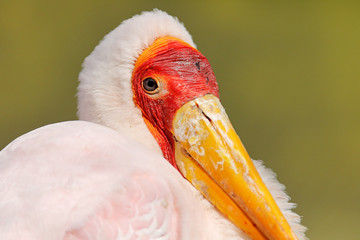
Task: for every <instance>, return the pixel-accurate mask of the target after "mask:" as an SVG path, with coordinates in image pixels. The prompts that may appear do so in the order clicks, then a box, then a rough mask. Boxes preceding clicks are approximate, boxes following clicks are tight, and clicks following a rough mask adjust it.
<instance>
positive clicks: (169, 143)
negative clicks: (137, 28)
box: [132, 40, 219, 168]
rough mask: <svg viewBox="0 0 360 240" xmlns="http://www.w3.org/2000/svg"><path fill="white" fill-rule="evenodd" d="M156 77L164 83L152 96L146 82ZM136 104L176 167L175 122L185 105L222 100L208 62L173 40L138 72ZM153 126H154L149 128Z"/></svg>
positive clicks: (135, 91)
mask: <svg viewBox="0 0 360 240" xmlns="http://www.w3.org/2000/svg"><path fill="white" fill-rule="evenodd" d="M148 77H152V78H154V79H156V80H158V81H159V82H161V90H160V92H159V93H157V94H153V95H151V94H148V93H146V92H145V91H144V89H143V87H142V81H143V80H144V79H146V78H148ZM132 85H133V86H132V87H133V92H134V102H135V104H136V105H137V106H138V107H139V108H140V109H141V111H142V114H143V118H144V119H145V122H146V123H147V125H148V127H149V129H150V131H151V133H152V134H153V135H154V137H155V139H156V141H157V142H158V144H159V146H160V148H161V150H162V152H163V154H164V157H165V158H166V159H167V160H168V161H169V162H170V163H171V164H172V165H173V166H174V167H175V168H177V166H176V163H175V157H174V151H175V148H174V145H175V141H174V137H173V134H172V133H171V132H172V129H173V126H172V125H173V119H174V116H175V114H176V111H177V110H178V109H179V108H180V107H181V106H182V105H184V104H185V103H187V102H189V101H191V100H193V99H195V98H197V97H201V96H204V95H206V94H213V95H215V96H217V97H219V90H218V85H217V82H216V79H215V76H214V73H213V71H212V69H211V66H210V64H209V62H208V60H207V59H206V58H205V57H204V56H203V55H202V54H201V53H200V52H199V51H197V50H196V49H195V48H193V47H191V46H189V45H187V44H185V43H184V42H181V41H176V40H169V41H167V43H166V44H165V45H162V46H161V47H159V48H158V49H156V54H155V55H154V56H151V57H150V58H148V59H146V60H145V61H144V62H143V63H141V65H139V66H137V67H136V68H135V69H134V72H133V77H132ZM149 124H151V125H152V126H149Z"/></svg>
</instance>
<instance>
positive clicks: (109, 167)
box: [0, 11, 306, 240]
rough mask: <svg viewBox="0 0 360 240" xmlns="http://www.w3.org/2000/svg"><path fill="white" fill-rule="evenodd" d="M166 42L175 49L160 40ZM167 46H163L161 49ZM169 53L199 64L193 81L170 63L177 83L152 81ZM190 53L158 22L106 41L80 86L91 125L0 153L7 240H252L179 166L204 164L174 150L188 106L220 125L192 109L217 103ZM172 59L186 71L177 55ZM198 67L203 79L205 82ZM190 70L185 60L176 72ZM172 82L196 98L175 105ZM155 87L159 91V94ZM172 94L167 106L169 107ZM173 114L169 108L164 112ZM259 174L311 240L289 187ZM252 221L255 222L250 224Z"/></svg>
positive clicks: (0, 213) (131, 25)
mask: <svg viewBox="0 0 360 240" xmlns="http://www.w3.org/2000/svg"><path fill="white" fill-rule="evenodd" d="M142 25H144V26H148V27H145V28H144V27H143V26H142ZM125 33H126V34H125ZM169 36H170V37H174V38H176V39H172V38H171V39H168V38H164V37H169ZM159 38H161V39H160V41H162V42H157V41H158V40H157V39H159ZM177 39H180V40H181V41H180V40H177ZM183 41H184V42H183ZM154 44H155V46H154ZM156 44H158V45H156ZM170 44H173V45H171V46H175V49H177V48H178V49H180V50H181V52H182V53H184V54H185V53H186V54H192V55H191V56H194V59H195V60H194V61H195V63H196V64H195V65H196V66H195V70H196V68H197V69H198V70H199V72H195V71H194V70H191V71H190V70H189V71H190V74H188V72H187V70H186V71H183V70H182V69H180V70H178V69H179V65H174V64H173V63H172V62H170V63H167V64H168V67H167V68H166V69H177V70H176V71H175V73H174V72H170V73H168V72H167V74H168V75H161V74H160V73H158V72H157V73H156V77H158V76H159V75H161V76H162V78H160V77H159V79H157V78H155V77H153V75H151V74H152V73H151V74H150V73H149V72H148V71H149V70H148V69H152V70H154V69H155V70H156V69H157V65H156V63H157V56H158V55H157V53H158V52H156V54H155V55H154V51H155V50H156V51H158V49H159V48H160V49H161V50H162V49H163V48H164V46H168V45H170ZM149 46H150V50H149V49H148V48H149ZM151 46H154V47H151ZM194 46H195V44H194V43H193V42H192V39H191V36H190V35H189V34H188V33H187V31H186V30H185V28H184V27H183V26H182V25H181V24H180V23H179V22H178V21H177V19H175V18H172V17H170V16H169V15H167V14H166V13H164V12H161V11H154V12H148V13H143V14H142V15H140V16H136V17H134V18H133V19H130V20H127V21H125V22H124V23H123V24H121V25H120V26H119V27H118V28H117V29H115V30H114V31H113V32H112V33H110V34H109V35H108V36H106V37H105V39H104V40H103V42H102V43H101V44H100V45H99V46H98V47H97V48H96V49H95V50H94V52H93V53H92V54H91V55H90V56H89V57H88V58H87V59H86V61H85V63H84V70H83V71H82V73H81V74H80V86H79V116H80V119H82V120H87V121H72V122H64V123H58V124H53V125H48V126H45V127H42V128H39V129H37V130H34V131H32V132H30V133H27V134H25V135H23V136H21V137H19V138H18V139H16V140H15V141H13V142H12V143H10V144H9V145H8V146H7V147H6V148H5V149H4V150H2V151H1V152H0V196H1V197H0V239H9V240H12V239H29V240H32V239H40V240H41V239H49V240H52V239H54V240H57V239H59V240H60V239H66V240H80V239H81V240H105V239H109V240H112V239H114V240H115V239H210V240H211V239H214V240H215V239H216V240H221V239H238V240H241V239H250V236H254V235H249V234H248V233H245V232H246V230H244V229H242V230H240V229H239V228H238V227H239V225H238V222H236V220H235V221H234V220H233V219H232V215H231V213H228V212H226V211H225V212H222V210H221V206H222V205H221V203H220V204H217V203H216V202H212V201H213V200H210V201H211V202H212V203H210V202H209V201H208V199H207V198H208V197H209V196H206V193H211V194H212V192H206V191H207V190H204V189H197V184H196V183H197V182H195V181H192V183H193V185H194V186H195V187H196V188H194V187H193V185H192V184H191V183H190V182H189V181H187V180H186V179H185V178H184V177H183V175H184V176H185V177H187V174H188V172H186V169H185V167H184V165H183V164H182V163H179V160H178V159H179V158H180V159H182V158H186V157H189V156H190V155H191V156H192V157H194V156H195V155H196V153H193V152H192V150H193V149H194V148H193V146H190V148H189V149H187V148H185V149H187V150H184V149H183V148H182V147H181V149H182V150H181V151H182V152H184V151H187V153H186V154H185V155H184V156H181V155H179V154H180V153H178V152H177V150H176V149H177V147H178V146H179V144H185V143H183V141H186V139H185V140H183V138H184V136H185V137H186V136H187V135H186V134H185V135H181V134H183V133H184V132H182V131H180V130H181V129H182V128H181V127H178V124H180V125H181V121H183V115H184V114H185V113H187V112H185V113H183V109H185V108H183V105H184V106H186V105H187V104H185V103H187V102H189V103H192V104H193V105H190V108H191V109H194V106H195V107H199V108H201V107H202V108H201V113H202V114H205V115H206V117H207V118H209V119H211V121H210V122H211V123H212V124H217V123H216V121H218V118H217V115H216V114H215V115H214V113H212V112H207V110H206V109H205V107H204V106H202V103H201V102H199V101H200V100H193V99H195V98H196V99H198V98H197V97H198V96H201V99H205V100H206V101H208V102H211V101H217V100H213V99H216V95H217V84H216V81H215V78H213V76H212V75H211V74H212V71H210V70H211V69H210V70H209V68H208V67H209V65H207V61H206V59H204V58H203V56H202V55H199V54H198V53H197V52H196V50H193V49H194V48H193V47H194ZM154 49H155V50H154ZM170 50H171V51H172V49H170ZM145 52H146V54H145V57H144V53H145ZM166 54H167V53H166ZM153 55H154V56H153ZM149 56H150V57H149ZM161 56H162V55H161ZM166 56H168V55H166ZM187 56H188V55H186V57H187ZM176 57H178V59H180V58H181V54H180V55H179V54H176ZM144 58H145V60H143V59H144ZM167 58H168V57H167ZM167 58H166V59H167ZM149 59H150V60H149ZM199 59H200V60H199ZM161 61H163V60H161ZM178 62H179V60H178V61H177V63H178ZM198 62H199V66H200V65H201V69H203V68H204V69H205V70H204V71H205V72H201V71H200V67H198ZM185 63H186V64H187V61H185ZM148 64H153V65H151V67H149V66H150V65H148ZM154 64H155V65H154ZM186 64H184V61H183V60H182V62H181V65H180V66H181V67H183V66H185V67H187V65H186ZM161 66H164V65H161ZM145 67H146V68H145ZM144 68H145V70H143V69H144ZM185 69H187V68H185ZM191 69H192V68H191ZM155 70H154V71H155ZM146 71H147V72H146ZM144 72H146V74H145V73H144ZM143 73H144V74H143ZM180 73H181V74H180ZM169 74H170V75H169ZM186 74H187V75H186ZM164 76H165V77H166V76H169V79H174V78H175V77H177V78H182V77H184V76H186V78H187V79H192V78H193V79H192V80H191V83H196V84H198V85H196V86H200V87H198V89H197V90H196V91H195V90H193V92H191V91H190V90H189V91H190V93H188V92H184V93H183V95H181V96H179V97H178V98H172V96H171V95H170V94H171V93H172V92H171V91H173V89H175V90H176V91H178V90H177V89H178V88H179V86H180V85H181V84H184V85H183V86H182V85H181V86H180V87H181V89H182V90H184V88H186V86H187V85H186V84H189V83H188V82H186V81H185V82H184V83H179V82H177V84H176V85H172V84H173V83H171V82H170V80H169V81H166V82H165V80H164V79H165V77H164ZM137 77H138V79H139V81H140V83H139V84H140V85H139V86H140V87H139V88H136V86H137V85H136V84H137V83H136V81H137ZM154 78H155V80H156V83H155V84H158V85H154V82H151V81H152V80H153V79H154ZM143 79H145V80H147V81H145V80H143ZM149 79H152V80H149ZM202 79H204V80H202ZM178 80H179V79H177V81H178ZM149 81H150V82H149ZM188 81H190V80H188ZM202 81H204V83H203V82H202ZM209 82H210V83H209ZM144 84H148V85H144ZM154 86H156V87H157V86H158V87H159V89H160V90H159V91H158V92H155V90H156V91H157V90H158V89H156V88H155V90H154ZM141 87H142V88H141ZM142 89H143V90H144V92H142ZM175 90H174V91H175ZM169 91H170V93H169ZM176 91H175V92H176ZM142 94H143V95H142ZM166 94H168V95H170V97H167V98H164V99H161V98H162V97H163V96H165V95H166ZM209 94H210V95H209ZM203 95H205V98H203ZM166 96H167V95H166ZM214 96H215V98H214ZM148 98H149V100H147V99H148ZM208 98H209V99H208ZM174 99H175V100H174ZM177 99H180V100H181V101H183V102H179V101H180V100H179V101H178V100H177ZM160 100H161V102H162V103H164V105H165V107H166V108H161V107H160V108H159V109H160V110H161V111H165V112H166V113H167V114H168V115H171V117H172V118H171V119H168V118H167V116H165V117H164V121H162V120H161V119H160V120H159V122H156V121H155V120H153V118H154V116H155V118H156V117H157V118H159V116H158V115H156V114H157V113H158V112H157V111H154V108H156V107H157V106H158V101H160ZM205 100H202V101H205ZM144 101H145V104H144ZM146 101H148V102H146ZM194 101H195V102H194ZM196 101H197V102H196ZM169 102H170V103H171V104H172V105H167V104H170V103H169ZM146 104H149V108H148V109H147V108H146V107H145V106H144V105H146ZM152 104H154V105H152ZM191 106H192V107H191ZM206 106H207V105H206ZM149 109H150V110H149ZM216 109H217V108H216ZM160 110H158V111H160ZM180 112H181V114H179V113H180ZM163 115H165V114H163ZM214 116H215V117H214ZM178 119H180V120H178ZM89 121H91V122H94V123H90V122H89ZM219 121H220V120H219ZM102 125H103V126H102ZM199 126H200V125H199ZM199 126H197V127H199ZM214 126H217V125H214ZM179 129H180V130H179ZM186 129H187V130H189V129H190V128H188V127H187V128H186ZM184 131H185V130H184ZM220 133H221V132H220ZM171 134H173V136H172V135H171ZM169 136H170V137H169ZM174 139H175V142H171V141H174ZM191 141H194V136H192V137H191ZM194 146H195V145H194ZM199 149H200V148H199ZM198 153H199V152H198ZM199 154H200V153H199ZM236 154H237V153H236ZM236 154H235V157H236V156H237V155H236ZM200 155H201V154H200ZM164 156H165V158H164ZM194 158H195V157H194ZM241 158H242V157H241ZM184 161H186V159H185V160H184ZM176 164H177V165H176ZM184 164H185V163H184ZM251 164H252V163H251ZM254 165H255V167H256V169H257V171H258V172H259V175H260V177H261V179H262V181H263V182H264V183H265V185H266V187H267V188H268V189H269V191H270V192H271V194H272V196H273V198H274V200H275V201H276V203H277V205H278V206H279V208H280V209H281V212H282V214H283V215H284V216H285V218H286V220H287V222H288V223H289V225H290V226H291V228H292V231H293V232H294V233H295V234H296V235H297V238H298V239H306V238H305V236H304V231H305V228H304V227H302V226H301V225H300V218H299V216H298V215H297V214H295V213H293V212H292V211H291V209H292V208H293V207H294V205H293V204H291V203H289V202H288V200H289V197H288V196H287V195H286V194H285V193H284V187H283V185H281V184H279V183H278V182H277V180H276V179H275V175H274V174H273V173H272V172H271V171H270V170H268V169H266V168H265V167H263V165H262V163H261V162H259V161H254ZM177 167H178V168H179V169H180V170H181V171H182V172H181V173H182V174H181V173H179V171H180V170H178V169H177ZM204 168H205V167H204ZM202 181H203V180H202ZM219 185H221V184H219ZM204 191H205V193H204ZM256 191H260V190H256ZM201 193H203V194H204V195H205V196H206V197H207V198H204V196H203V195H202V194H201ZM221 194H222V191H221ZM231 201H232V200H231ZM234 201H235V200H234ZM235 204H236V203H235ZM218 209H220V211H219V210H218ZM240 212H241V213H242V211H240ZM228 214H229V215H228ZM242 214H243V213H242ZM249 214H250V215H251V214H253V213H252V212H250V213H249ZM256 218H257V217H256V215H254V216H250V217H249V219H250V220H251V221H252V220H253V219H255V220H254V221H256ZM229 219H230V220H229ZM246 219H247V218H246ZM279 221H280V220H279ZM233 222H234V223H235V225H234V224H233ZM259 223H261V224H263V222H259ZM265 224H266V222H265ZM240 228H241V227H240ZM261 229H263V228H261ZM264 229H265V230H259V231H260V233H257V232H255V233H250V234H260V235H259V236H260V237H261V239H262V238H267V237H266V236H265V235H266V234H269V236H272V235H271V234H277V233H271V231H272V230H271V228H269V229H270V230H269V231H270V232H269V233H268V232H267V231H268V230H267V228H266V226H265V228H264ZM255 230H256V229H255ZM249 231H250V230H249ZM251 231H253V230H251ZM256 231H257V230H256ZM262 231H264V232H262ZM256 236H257V235H256ZM259 239H260V238H259Z"/></svg>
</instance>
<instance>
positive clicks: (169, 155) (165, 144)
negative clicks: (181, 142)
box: [143, 117, 178, 169]
mask: <svg viewBox="0 0 360 240" xmlns="http://www.w3.org/2000/svg"><path fill="white" fill-rule="evenodd" d="M143 118H144V121H145V123H146V125H147V127H148V128H149V130H150V132H151V134H152V135H153V136H154V138H155V140H156V142H157V143H158V144H159V146H160V148H161V151H162V152H163V155H164V158H165V159H166V160H168V161H169V163H170V164H171V165H173V166H174V167H175V168H176V169H178V167H177V165H176V162H175V140H174V138H173V135H172V134H171V133H170V132H169V131H167V130H163V129H162V128H159V127H155V126H154V125H152V124H151V122H150V121H149V120H148V119H147V118H145V117H143Z"/></svg>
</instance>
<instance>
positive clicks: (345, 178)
mask: <svg viewBox="0 0 360 240" xmlns="http://www.w3.org/2000/svg"><path fill="white" fill-rule="evenodd" d="M153 8H160V9H162V10H165V11H167V12H169V13H170V14H172V15H176V16H178V17H179V19H180V20H181V21H183V22H184V23H185V26H186V27H187V28H188V30H189V31H190V33H191V34H192V35H193V38H194V41H195V42H196V43H197V44H198V48H199V50H200V51H202V53H203V54H204V55H205V56H207V57H208V59H209V61H210V63H211V64H212V66H213V69H214V72H215V75H216V76H217V79H218V82H219V85H220V92H221V99H222V102H223V104H224V105H225V107H226V109H227V112H228V114H229V116H230V119H231V120H232V122H233V124H234V126H235V128H236V129H237V131H238V134H239V135H240V137H241V138H242V139H243V141H244V144H245V146H246V147H247V149H248V151H249V153H250V155H251V156H253V158H256V159H263V160H264V161H265V163H266V165H267V166H269V167H271V168H272V169H274V171H275V172H277V174H278V178H279V179H280V181H281V182H283V183H285V184H286V186H287V191H288V192H289V194H290V196H292V200H293V201H294V202H297V203H298V205H299V206H298V208H297V212H298V213H300V215H302V216H304V218H303V223H304V224H305V225H306V226H307V227H308V228H309V231H308V234H307V235H308V237H309V238H310V239H326V240H330V239H358V238H359V235H360V232H359V227H358V226H359V225H360V204H359V201H360V187H359V185H360V184H359V183H360V174H359V170H360V161H359V156H360V146H359V143H360V137H359V135H360V124H359V120H360V108H359V102H360V93H359V92H360V81H359V80H360V66H359V63H360V59H359V58H360V45H359V44H360V14H359V13H360V4H359V3H358V2H356V1H354V2H350V1H291V2H290V1H272V2H269V1H260V0H259V1H250V0H248V1H179V2H178V3H174V2H170V1H165V0H163V1H147V0H142V1H127V2H125V1H115V0H113V1H85V0H80V1H45V0H36V1H20V0H12V1H10V0H2V1H1V2H0V81H1V82H0V83H1V87H0V109H1V113H0V147H1V148H2V147H4V146H6V144H7V143H9V142H10V141H11V140H12V139H14V138H15V137H17V136H19V135H21V134H23V133H25V132H27V131H30V130H32V129H34V128H37V127H40V126H42V125H45V124H49V123H53V122H59V121H64V120H71V119H76V97H75V94H76V86H77V76H78V73H79V71H80V70H81V63H82V61H83V59H84V58H85V57H86V56H87V55H88V54H90V52H91V51H92V49H93V48H94V47H95V46H96V45H97V43H98V42H99V41H100V40H101V39H102V37H103V36H104V35H105V34H106V33H108V32H109V31H110V30H112V29H113V28H115V27H116V26H117V25H118V24H119V23H120V22H121V21H122V20H124V19H126V18H129V17H131V16H132V15H134V14H137V13H140V12H141V11H143V10H151V9H153Z"/></svg>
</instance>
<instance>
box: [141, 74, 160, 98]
mask: <svg viewBox="0 0 360 240" xmlns="http://www.w3.org/2000/svg"><path fill="white" fill-rule="evenodd" d="M142 87H143V89H144V90H145V92H147V93H149V94H155V93H157V92H159V91H158V88H159V85H158V83H157V81H156V80H155V79H153V78H146V79H145V80H144V81H143V84H142Z"/></svg>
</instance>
